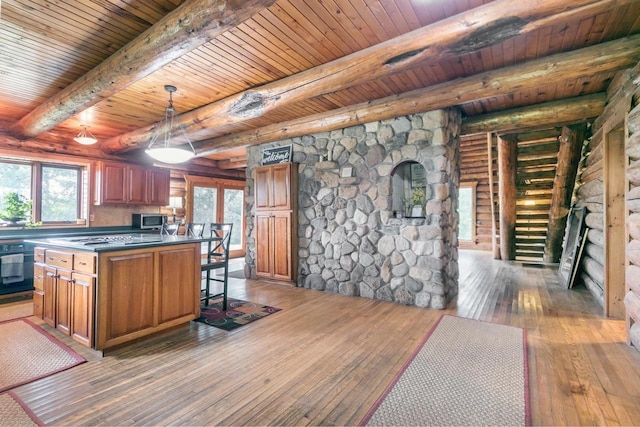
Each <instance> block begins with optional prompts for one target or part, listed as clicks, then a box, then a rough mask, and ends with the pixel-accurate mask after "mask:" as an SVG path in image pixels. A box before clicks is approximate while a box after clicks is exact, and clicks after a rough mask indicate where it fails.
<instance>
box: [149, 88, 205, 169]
mask: <svg viewBox="0 0 640 427" xmlns="http://www.w3.org/2000/svg"><path fill="white" fill-rule="evenodd" d="M164 90H166V91H167V92H169V106H168V107H167V108H166V109H165V112H164V119H163V121H162V122H160V123H159V124H158V126H157V129H158V132H157V133H156V134H154V135H153V137H152V138H151V141H150V142H149V146H148V147H147V149H146V151H145V153H147V154H148V155H149V156H151V157H153V158H154V159H155V160H157V161H159V162H162V163H173V164H175V163H184V162H186V161H188V160H190V159H192V158H193V157H195V155H196V151H195V150H194V148H193V145H192V144H191V141H190V140H189V137H188V136H187V134H186V132H185V130H184V127H183V126H182V125H178V128H179V129H180V132H182V135H183V136H184V139H186V141H187V143H188V144H189V147H190V148H191V150H188V149H186V148H179V147H176V146H172V145H175V144H172V142H171V138H172V136H173V121H174V118H175V115H176V110H175V108H173V92H175V91H176V90H177V88H176V87H175V86H171V85H165V86H164ZM183 145H186V144H183Z"/></svg>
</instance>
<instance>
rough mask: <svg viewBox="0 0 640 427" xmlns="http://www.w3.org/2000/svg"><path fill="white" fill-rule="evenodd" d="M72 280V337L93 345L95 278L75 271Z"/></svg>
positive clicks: (87, 344)
mask: <svg viewBox="0 0 640 427" xmlns="http://www.w3.org/2000/svg"><path fill="white" fill-rule="evenodd" d="M72 278H73V280H72V281H71V324H70V333H71V337H72V338H73V339H74V340H76V341H78V342H80V343H82V344H84V345H86V346H88V347H91V346H92V345H93V307H94V298H93V295H94V292H95V280H96V279H95V278H94V277H93V276H89V275H86V274H78V273H73V277H72Z"/></svg>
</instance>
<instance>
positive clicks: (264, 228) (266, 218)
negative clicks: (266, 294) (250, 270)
mask: <svg viewBox="0 0 640 427" xmlns="http://www.w3.org/2000/svg"><path fill="white" fill-rule="evenodd" d="M255 226H256V274H257V275H261V276H271V258H272V257H271V253H272V248H271V238H270V236H271V231H270V228H271V216H270V214H269V213H265V214H260V213H258V214H256V224H255Z"/></svg>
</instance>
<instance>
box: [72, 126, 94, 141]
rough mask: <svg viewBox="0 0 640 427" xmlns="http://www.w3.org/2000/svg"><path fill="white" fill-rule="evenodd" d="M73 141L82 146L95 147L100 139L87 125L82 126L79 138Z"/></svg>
mask: <svg viewBox="0 0 640 427" xmlns="http://www.w3.org/2000/svg"><path fill="white" fill-rule="evenodd" d="M73 140H74V141H75V142H77V143H78V144H82V145H93V144H95V143H96V142H98V138H96V137H95V136H94V135H93V134H92V133H91V131H90V130H89V126H87V125H82V130H81V131H80V133H79V134H78V136H76V137H75V138H73Z"/></svg>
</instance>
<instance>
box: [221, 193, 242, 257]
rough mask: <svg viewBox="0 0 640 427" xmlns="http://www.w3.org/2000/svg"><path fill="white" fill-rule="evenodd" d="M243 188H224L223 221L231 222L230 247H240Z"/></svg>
mask: <svg viewBox="0 0 640 427" xmlns="http://www.w3.org/2000/svg"><path fill="white" fill-rule="evenodd" d="M243 208H244V190H236V189H231V188H225V189H224V222H226V223H229V222H230V223H233V228H232V230H231V241H230V244H231V249H242V234H243V230H242V217H243V212H244V209H243Z"/></svg>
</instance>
